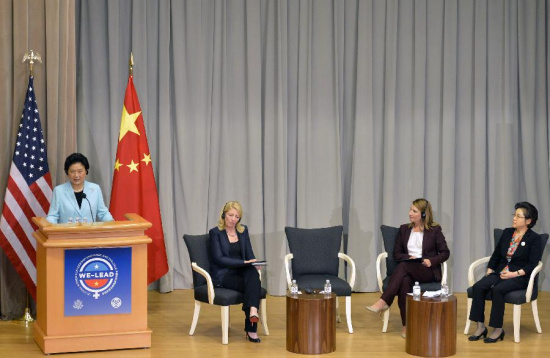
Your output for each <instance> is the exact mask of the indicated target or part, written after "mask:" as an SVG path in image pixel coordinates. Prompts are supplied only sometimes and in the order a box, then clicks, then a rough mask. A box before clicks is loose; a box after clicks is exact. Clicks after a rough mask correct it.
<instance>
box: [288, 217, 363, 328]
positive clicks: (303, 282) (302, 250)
mask: <svg viewBox="0 0 550 358" xmlns="http://www.w3.org/2000/svg"><path fill="white" fill-rule="evenodd" d="M342 231H343V228H342V226H334V227H328V228H320V229H299V228H292V227H286V228H285V233H286V238H287V240H288V247H289V249H290V254H287V255H286V256H285V270H286V279H287V284H288V287H289V288H290V285H291V284H292V279H295V280H296V282H297V284H298V286H299V287H300V288H312V289H316V288H319V289H322V288H323V287H324V284H325V282H326V280H330V282H331V285H332V292H334V293H335V294H336V295H337V296H344V297H346V320H347V324H348V331H349V333H353V326H352V321H351V291H352V289H353V286H354V284H355V263H354V262H353V260H352V259H351V258H350V257H349V256H348V255H346V254H343V253H341V252H339V251H340V246H341V244H342ZM340 259H343V260H345V261H346V262H347V263H348V265H349V268H350V277H349V279H348V281H346V280H343V279H341V278H339V277H338V268H339V260H340ZM337 302H338V301H337Z"/></svg>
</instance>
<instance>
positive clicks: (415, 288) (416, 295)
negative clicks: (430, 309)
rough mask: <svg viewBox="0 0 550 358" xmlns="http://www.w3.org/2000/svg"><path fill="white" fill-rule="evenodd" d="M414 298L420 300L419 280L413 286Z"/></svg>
mask: <svg viewBox="0 0 550 358" xmlns="http://www.w3.org/2000/svg"><path fill="white" fill-rule="evenodd" d="M413 300H415V301H420V284H419V283H418V281H416V282H415V283H414V286H413Z"/></svg>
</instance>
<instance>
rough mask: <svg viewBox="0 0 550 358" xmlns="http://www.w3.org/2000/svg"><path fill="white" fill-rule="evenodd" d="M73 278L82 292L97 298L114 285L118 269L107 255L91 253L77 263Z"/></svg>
mask: <svg viewBox="0 0 550 358" xmlns="http://www.w3.org/2000/svg"><path fill="white" fill-rule="evenodd" d="M74 278H75V283H76V285H77V286H78V288H79V289H80V290H81V291H82V292H83V293H84V294H86V295H88V296H92V297H93V298H95V299H96V300H97V299H98V298H99V297H101V295H105V294H107V293H109V291H111V290H112V289H113V288H114V287H115V286H116V282H117V278H118V269H117V267H116V264H115V262H114V261H113V259H111V258H110V257H109V256H107V255H104V254H92V255H89V256H86V257H85V258H83V259H82V260H81V261H80V262H79V263H78V265H77V266H76V270H75V275H74Z"/></svg>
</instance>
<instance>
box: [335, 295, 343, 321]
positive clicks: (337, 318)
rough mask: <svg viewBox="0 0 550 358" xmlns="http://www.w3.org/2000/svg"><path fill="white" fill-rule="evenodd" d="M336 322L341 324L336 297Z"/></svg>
mask: <svg viewBox="0 0 550 358" xmlns="http://www.w3.org/2000/svg"><path fill="white" fill-rule="evenodd" d="M336 322H338V323H340V322H342V320H341V319H340V305H339V303H338V296H336Z"/></svg>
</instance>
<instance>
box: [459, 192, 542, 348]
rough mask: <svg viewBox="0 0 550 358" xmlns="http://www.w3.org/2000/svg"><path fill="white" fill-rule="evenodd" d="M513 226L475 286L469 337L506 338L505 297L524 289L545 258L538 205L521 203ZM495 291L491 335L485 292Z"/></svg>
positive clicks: (517, 207) (474, 339)
mask: <svg viewBox="0 0 550 358" xmlns="http://www.w3.org/2000/svg"><path fill="white" fill-rule="evenodd" d="M514 209H515V210H516V212H515V214H514V220H513V224H512V227H511V228H508V229H505V230H504V232H503V233H502V237H501V238H500V241H499V242H498V244H497V246H496V247H495V251H494V252H493V254H492V255H491V258H490V259H489V263H488V264H487V273H486V275H485V277H483V278H482V279H481V280H479V281H477V282H476V283H475V284H474V286H473V290H474V293H473V299H472V309H471V310H470V317H469V318H470V321H475V322H477V329H476V331H475V333H474V335H472V336H470V337H469V338H468V339H469V340H470V341H478V340H479V339H480V338H481V337H482V336H483V337H485V339H484V340H483V341H484V342H485V343H495V342H497V341H498V340H499V339H500V340H503V339H504V330H503V329H502V321H503V319H504V306H505V302H504V296H505V295H506V294H507V293H508V292H510V291H515V290H522V289H523V290H524V289H526V288H527V285H528V284H529V276H530V275H531V272H533V270H534V269H535V267H536V266H537V264H538V263H539V261H540V259H541V257H542V247H541V242H540V236H539V234H537V233H536V232H534V231H533V230H531V228H532V227H533V226H535V224H536V223H537V219H538V217H539V213H538V211H537V208H535V206H534V205H532V204H530V203H528V202H526V201H523V202H521V203H517V204H516V205H515V207H514ZM488 291H491V295H492V301H493V302H492V307H491V318H490V319H489V326H491V327H493V328H494V329H493V332H491V335H489V337H487V333H488V332H487V327H485V323H484V321H485V295H486V294H487V292H488Z"/></svg>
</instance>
